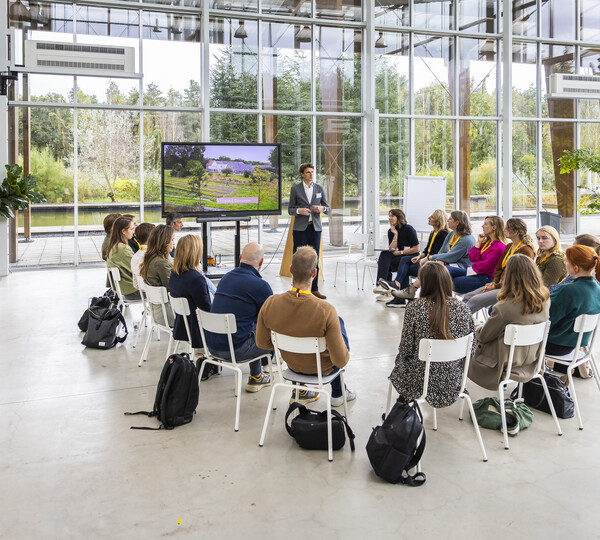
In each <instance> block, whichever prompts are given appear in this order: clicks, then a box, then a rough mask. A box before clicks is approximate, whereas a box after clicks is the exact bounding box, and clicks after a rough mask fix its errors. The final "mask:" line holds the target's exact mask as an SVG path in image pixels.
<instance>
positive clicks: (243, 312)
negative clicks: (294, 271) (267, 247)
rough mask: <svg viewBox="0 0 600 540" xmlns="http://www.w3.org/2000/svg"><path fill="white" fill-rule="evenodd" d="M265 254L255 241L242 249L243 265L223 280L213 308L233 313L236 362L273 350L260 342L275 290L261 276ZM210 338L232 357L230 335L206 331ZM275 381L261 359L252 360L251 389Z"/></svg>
mask: <svg viewBox="0 0 600 540" xmlns="http://www.w3.org/2000/svg"><path fill="white" fill-rule="evenodd" d="M263 258H264V250H263V248H262V247H261V246H260V245H259V244H257V243H256V242H251V243H250V244H248V245H247V246H245V247H244V249H243V250H242V254H241V255H240V266H239V267H238V268H234V269H233V270H231V271H230V272H227V274H225V275H224V276H223V278H222V279H221V281H220V282H219V286H218V287H217V292H216V293H215V297H214V300H213V303H212V306H211V308H210V311H211V313H233V314H234V315H235V318H236V324H237V332H236V333H235V334H233V336H232V341H233V348H234V351H235V359H236V362H244V361H248V360H252V359H253V358H257V357H260V356H263V355H271V354H272V353H273V351H268V350H265V349H261V348H260V347H258V346H257V345H256V339H255V329H256V320H257V318H258V312H259V311H260V308H261V307H262V305H263V304H264V303H265V300H266V299H267V298H269V296H271V295H272V294H273V290H272V289H271V286H270V285H269V284H268V283H267V282H266V281H265V280H264V279H263V278H262V277H261V275H260V273H259V270H260V267H261V266H262V263H263ZM206 341H207V345H208V348H209V350H210V352H211V353H212V354H214V355H215V356H218V357H220V358H225V359H230V358H231V355H230V353H229V342H228V340H227V335H222V334H213V333H212V332H206ZM270 384H271V380H270V377H269V375H268V374H267V373H264V372H263V371H262V367H261V359H260V358H258V359H257V360H255V361H254V362H250V377H249V379H248V384H247V385H246V391H247V392H258V391H259V390H261V389H262V388H264V387H265V386H269V385H270Z"/></svg>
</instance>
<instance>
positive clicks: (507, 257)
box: [502, 241, 523, 268]
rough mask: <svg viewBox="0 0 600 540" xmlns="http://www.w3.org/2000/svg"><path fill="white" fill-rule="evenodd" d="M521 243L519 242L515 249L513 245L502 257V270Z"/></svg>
mask: <svg viewBox="0 0 600 540" xmlns="http://www.w3.org/2000/svg"><path fill="white" fill-rule="evenodd" d="M522 243H523V241H521V242H519V243H518V244H517V246H516V247H515V245H514V244H513V246H512V248H511V249H509V250H508V253H507V254H506V255H504V259H502V268H504V267H505V266H506V261H508V259H509V258H510V256H511V255H512V254H513V253H514V252H515V251H517V249H519V246H520V245H521V244H522Z"/></svg>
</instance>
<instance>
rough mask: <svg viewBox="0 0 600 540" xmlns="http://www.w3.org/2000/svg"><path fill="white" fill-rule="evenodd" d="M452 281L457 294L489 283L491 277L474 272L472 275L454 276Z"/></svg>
mask: <svg viewBox="0 0 600 540" xmlns="http://www.w3.org/2000/svg"><path fill="white" fill-rule="evenodd" d="M452 281H453V282H454V290H455V291H456V292H457V293H458V294H465V293H468V292H471V291H474V290H475V289H479V288H480V287H483V286H484V285H486V284H488V283H490V282H491V281H492V278H491V277H490V276H488V275H487V274H475V275H473V276H462V277H456V278H454V279H453V280H452Z"/></svg>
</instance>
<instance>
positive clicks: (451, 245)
mask: <svg viewBox="0 0 600 540" xmlns="http://www.w3.org/2000/svg"><path fill="white" fill-rule="evenodd" d="M461 238H462V236H456V234H452V240H454V242H453V241H452V240H450V242H448V251H451V250H452V248H453V247H454V246H455V245H456V242H458V241H459V240H460V239H461Z"/></svg>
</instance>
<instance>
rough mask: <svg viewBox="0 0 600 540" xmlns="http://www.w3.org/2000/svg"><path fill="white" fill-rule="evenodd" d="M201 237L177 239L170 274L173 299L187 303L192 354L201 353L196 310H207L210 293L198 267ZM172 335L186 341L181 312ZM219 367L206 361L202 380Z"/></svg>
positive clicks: (200, 258) (176, 317) (191, 236)
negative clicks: (181, 299) (184, 299)
mask: <svg viewBox="0 0 600 540" xmlns="http://www.w3.org/2000/svg"><path fill="white" fill-rule="evenodd" d="M202 249H203V246H202V238H200V237H199V236H197V235H195V234H188V235H186V236H183V237H182V238H180V239H179V242H177V249H176V250H175V258H174V260H173V268H172V271H171V277H170V278H169V292H170V293H171V296H172V297H175V298H187V301H188V304H189V306H190V315H189V317H188V318H187V320H188V326H189V328H190V334H191V339H192V347H193V348H194V349H195V351H194V352H195V353H196V354H197V355H200V354H201V353H202V352H203V349H204V343H203V342H202V336H201V335H200V328H199V327H198V318H197V317H196V309H201V310H203V311H210V304H211V302H210V294H209V291H208V284H207V281H206V278H205V277H204V276H203V275H202V274H201V273H200V271H199V270H198V268H199V265H200V261H201V260H202ZM173 337H174V338H175V339H177V340H179V341H187V339H188V336H187V333H186V330H185V324H184V321H183V317H182V316H181V315H176V316H175V324H174V326H173ZM218 370H219V368H218V367H217V366H214V365H212V364H207V365H206V366H205V368H204V373H203V374H202V380H206V379H208V378H209V377H210V376H212V375H214V374H216V373H218Z"/></svg>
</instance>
